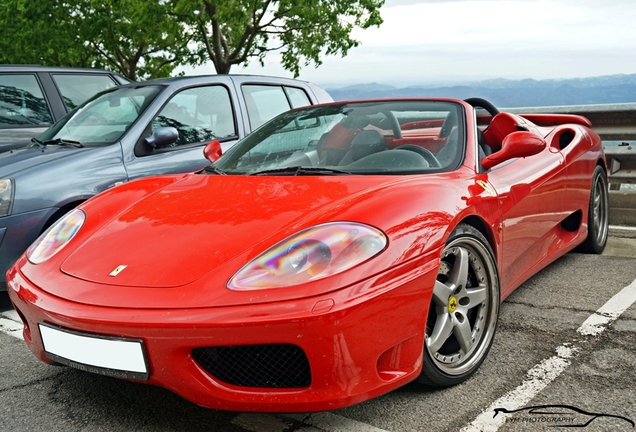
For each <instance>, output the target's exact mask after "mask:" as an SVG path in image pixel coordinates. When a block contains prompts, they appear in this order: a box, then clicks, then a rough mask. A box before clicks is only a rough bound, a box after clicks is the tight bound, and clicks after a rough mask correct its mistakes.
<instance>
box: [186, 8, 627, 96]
mask: <svg viewBox="0 0 636 432" xmlns="http://www.w3.org/2000/svg"><path fill="white" fill-rule="evenodd" d="M381 14H382V17H383V19H384V24H382V25H381V26H380V28H372V29H369V30H358V31H356V32H355V33H354V37H355V38H356V39H358V40H359V41H360V42H361V44H360V46H359V47H357V48H353V49H352V50H350V51H349V54H348V55H347V56H346V57H344V58H341V57H333V56H331V57H325V58H324V62H323V64H322V65H321V66H320V67H318V68H315V67H314V66H313V65H310V66H307V67H304V68H303V69H302V70H301V75H300V77H299V78H301V79H305V80H309V81H313V82H316V83H318V84H327V83H329V84H332V83H370V82H380V83H389V84H394V85H407V84H414V83H420V84H426V83H435V82H440V81H451V82H456V81H460V80H466V79H468V80H475V79H488V78H510V79H520V78H534V79H546V78H574V77H589V76H599V75H611V74H633V73H636V0H467V1H445V0H427V1H424V0H386V3H385V5H384V6H383V7H382V9H381ZM265 63H266V65H265V67H264V68H261V67H260V65H258V64H257V63H255V62H254V63H253V64H251V65H250V66H249V67H247V68H242V67H236V66H235V67H233V68H232V73H256V74H267V75H278V76H291V74H290V73H289V72H286V71H284V70H283V69H282V68H281V67H280V66H279V59H278V56H277V55H275V54H272V55H270V56H269V57H268V58H267V59H266V62H265ZM195 72H196V73H214V68H213V66H211V65H209V66H204V67H200V68H197V69H196V70H195ZM190 73H191V72H188V74H190Z"/></svg>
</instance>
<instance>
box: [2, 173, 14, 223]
mask: <svg viewBox="0 0 636 432" xmlns="http://www.w3.org/2000/svg"><path fill="white" fill-rule="evenodd" d="M12 203H13V180H12V179H2V180H0V217H3V216H8V215H10V214H11V204H12Z"/></svg>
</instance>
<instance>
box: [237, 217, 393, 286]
mask: <svg viewBox="0 0 636 432" xmlns="http://www.w3.org/2000/svg"><path fill="white" fill-rule="evenodd" d="M387 242H388V241H387V238H386V236H385V235H384V233H383V232H382V231H380V230H378V229H376V228H373V227H371V226H368V225H363V224H360V223H353V222H333V223H328V224H324V225H317V226H315V227H312V228H308V229H306V230H304V231H301V232H299V233H298V234H296V235H294V236H292V237H289V238H288V239H286V240H283V241H282V242H280V243H278V244H277V245H275V246H273V247H271V248H270V249H268V250H267V251H265V252H264V253H262V254H261V255H260V256H258V257H257V258H255V259H253V260H252V261H250V262H249V263H248V264H247V265H246V266H244V267H243V268H242V269H241V270H239V271H238V272H237V273H236V274H235V275H234V276H233V277H232V278H231V279H230V281H229V282H228V283H227V287H228V288H229V289H231V290H237V291H245V290H255V289H266V288H286V287H290V286H294V285H299V284H303V283H306V282H312V281H316V280H319V279H323V278H326V277H328V276H332V275H335V274H338V273H341V272H343V271H345V270H347V269H350V268H352V267H354V266H356V265H358V264H361V263H363V262H365V261H367V260H368V259H370V258H373V257H374V256H376V255H377V254H379V253H380V252H382V251H383V250H384V248H385V247H386V245H387Z"/></svg>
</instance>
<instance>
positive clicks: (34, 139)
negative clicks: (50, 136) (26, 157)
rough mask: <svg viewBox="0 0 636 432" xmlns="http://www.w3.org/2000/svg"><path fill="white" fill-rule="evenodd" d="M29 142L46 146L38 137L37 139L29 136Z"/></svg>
mask: <svg viewBox="0 0 636 432" xmlns="http://www.w3.org/2000/svg"><path fill="white" fill-rule="evenodd" d="M31 142H32V143H33V144H37V145H39V146H40V147H46V146H45V145H44V144H43V143H42V141H40V140H39V139H37V138H31Z"/></svg>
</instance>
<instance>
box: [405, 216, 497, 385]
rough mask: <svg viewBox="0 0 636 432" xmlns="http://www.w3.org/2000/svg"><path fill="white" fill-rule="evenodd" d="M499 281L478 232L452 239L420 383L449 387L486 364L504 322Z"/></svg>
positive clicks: (462, 229)
mask: <svg viewBox="0 0 636 432" xmlns="http://www.w3.org/2000/svg"><path fill="white" fill-rule="evenodd" d="M499 303H500V294H499V276H498V272H497V265H496V262H495V259H494V254H493V253H492V249H491V248H490V245H489V244H488V241H487V240H486V239H485V237H484V236H483V235H482V234H481V233H480V232H479V231H478V230H477V229H475V228H474V227H472V226H470V225H466V224H460V225H459V226H457V228H455V230H454V231H453V233H452V234H451V235H450V237H449V238H448V241H447V243H446V247H445V248H444V251H443V252H442V262H441V265H440V268H439V271H438V276H437V282H435V288H434V290H433V298H432V300H431V306H430V308H429V312H428V317H427V321H426V337H425V341H424V365H423V366H422V373H421V374H420V376H419V377H418V378H417V379H416V382H417V383H419V384H421V385H424V386H433V387H449V386H453V385H456V384H459V383H461V382H463V381H465V380H467V379H468V378H469V377H470V376H471V375H473V374H474V373H475V372H476V371H477V369H478V368H479V366H480V365H481V364H482V362H483V361H484V359H485V358H486V355H487V354H488V351H489V350H490V347H491V345H492V342H493V338H494V335H495V329H496V327H497V320H498V318H499Z"/></svg>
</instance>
